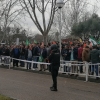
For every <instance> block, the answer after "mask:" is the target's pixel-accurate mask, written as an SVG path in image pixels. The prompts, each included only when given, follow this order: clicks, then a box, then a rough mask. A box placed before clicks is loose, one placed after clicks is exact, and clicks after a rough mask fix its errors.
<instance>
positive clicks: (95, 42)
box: [89, 37, 97, 45]
mask: <svg viewBox="0 0 100 100" xmlns="http://www.w3.org/2000/svg"><path fill="white" fill-rule="evenodd" d="M89 41H90V42H91V43H92V45H97V41H96V40H95V39H94V38H93V37H90V38H89Z"/></svg>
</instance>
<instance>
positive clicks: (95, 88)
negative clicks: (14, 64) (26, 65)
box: [0, 68, 100, 100]
mask: <svg viewBox="0 0 100 100" xmlns="http://www.w3.org/2000/svg"><path fill="white" fill-rule="evenodd" d="M51 85H52V80H51V76H50V75H44V74H37V73H30V72H25V71H17V70H12V69H10V70H9V69H3V68H0V94H3V95H6V96H9V97H12V98H14V99H17V100H99V99H100V95H99V94H100V88H99V87H100V84H99V83H91V82H83V81H79V80H73V79H67V78H62V77H58V92H51V91H50V90H49V87H50V86H51Z"/></svg>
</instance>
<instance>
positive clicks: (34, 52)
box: [32, 43, 40, 68]
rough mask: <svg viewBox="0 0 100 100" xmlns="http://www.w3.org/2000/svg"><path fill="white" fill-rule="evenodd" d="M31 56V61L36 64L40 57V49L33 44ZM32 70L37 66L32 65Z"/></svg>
mask: <svg viewBox="0 0 100 100" xmlns="http://www.w3.org/2000/svg"><path fill="white" fill-rule="evenodd" d="M32 56H33V61H35V62H38V59H39V56H40V48H39V46H38V44H37V43H34V47H33V49H32ZM33 68H37V64H35V63H34V64H33Z"/></svg>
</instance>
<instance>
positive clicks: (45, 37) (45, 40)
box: [43, 34, 48, 45]
mask: <svg viewBox="0 0 100 100" xmlns="http://www.w3.org/2000/svg"><path fill="white" fill-rule="evenodd" d="M47 36H48V35H47V34H44V35H43V41H44V44H45V45H47Z"/></svg>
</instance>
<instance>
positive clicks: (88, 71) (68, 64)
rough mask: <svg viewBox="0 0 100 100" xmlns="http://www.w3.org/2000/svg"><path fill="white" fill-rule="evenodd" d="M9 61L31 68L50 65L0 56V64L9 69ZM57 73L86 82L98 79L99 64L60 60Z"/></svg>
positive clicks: (99, 74)
mask: <svg viewBox="0 0 100 100" xmlns="http://www.w3.org/2000/svg"><path fill="white" fill-rule="evenodd" d="M11 60H18V61H23V62H24V63H31V66H32V65H33V64H34V63H35V64H39V65H40V64H44V65H50V63H45V62H35V61H27V60H21V59H16V58H12V57H10V56H0V64H1V65H2V64H3V65H7V66H9V69H10V67H11ZM80 67H82V68H83V69H84V71H83V73H81V72H80ZM95 72H96V74H95ZM59 73H65V74H69V75H80V76H84V77H85V81H86V82H87V81H88V78H89V77H94V78H97V77H98V78H100V64H99V63H98V64H92V63H87V62H78V61H63V60H62V61H61V64H60V67H59Z"/></svg>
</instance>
